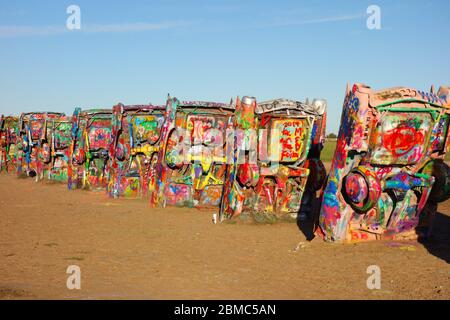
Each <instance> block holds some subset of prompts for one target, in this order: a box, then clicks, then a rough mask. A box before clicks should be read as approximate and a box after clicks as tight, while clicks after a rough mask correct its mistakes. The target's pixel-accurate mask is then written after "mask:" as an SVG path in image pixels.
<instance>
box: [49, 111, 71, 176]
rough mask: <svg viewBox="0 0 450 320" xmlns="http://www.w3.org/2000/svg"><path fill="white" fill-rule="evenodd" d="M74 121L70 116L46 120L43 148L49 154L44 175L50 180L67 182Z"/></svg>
mask: <svg viewBox="0 0 450 320" xmlns="http://www.w3.org/2000/svg"><path fill="white" fill-rule="evenodd" d="M71 133H72V123H71V118H70V117H68V116H59V117H52V118H49V119H48V120H47V121H46V122H45V140H43V142H42V149H43V150H45V154H46V155H48V154H49V157H48V156H47V157H46V158H45V159H44V160H43V162H42V164H43V176H44V177H47V178H48V179H49V180H53V181H59V182H67V172H68V162H69V153H70V146H71V144H72V135H71ZM41 178H42V177H41Z"/></svg>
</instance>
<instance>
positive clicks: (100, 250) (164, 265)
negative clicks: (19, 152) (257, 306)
mask: <svg viewBox="0 0 450 320" xmlns="http://www.w3.org/2000/svg"><path fill="white" fill-rule="evenodd" d="M439 211H440V214H439V215H438V217H437V221H436V239H435V240H434V241H433V242H428V243H418V242H414V241H410V242H377V243H358V244H345V245H342V244H329V243H324V242H323V241H322V240H321V239H318V238H315V239H314V240H312V241H311V242H308V241H306V239H305V236H304V235H303V233H302V232H301V231H300V230H299V228H298V227H297V225H296V224H292V223H279V224H272V225H254V224H217V225H214V224H213V223H212V222H211V217H212V213H213V212H214V211H213V210H209V211H200V210H196V209H180V208H166V209H151V208H149V207H148V204H147V203H146V202H145V201H143V200H124V199H119V200H113V199H109V198H108V197H107V196H106V195H105V194H104V193H103V192H87V191H72V192H69V191H67V190H66V188H65V186H63V185H58V184H50V183H39V184H37V183H35V182H34V181H33V180H31V179H30V180H28V179H18V178H16V177H15V176H14V175H6V174H4V173H3V174H1V175H0V299H38V298H39V299H54V298H57V299H450V264H449V261H450V237H449V236H450V201H449V202H447V203H444V204H443V205H441V206H440V207H439ZM69 265H78V266H79V267H80V268H81V290H69V289H67V287H66V280H67V277H68V275H67V274H66V269H67V267H68V266H69ZM369 265H379V266H380V267H381V279H382V280H381V289H380V290H369V289H367V286H366V279H367V277H368V276H369V275H368V274H367V273H366V270H367V267H368V266H369Z"/></svg>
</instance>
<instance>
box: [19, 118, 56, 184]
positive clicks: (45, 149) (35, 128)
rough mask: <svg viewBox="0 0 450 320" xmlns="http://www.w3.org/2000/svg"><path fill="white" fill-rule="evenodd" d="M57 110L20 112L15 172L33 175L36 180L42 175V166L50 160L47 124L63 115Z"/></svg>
mask: <svg viewBox="0 0 450 320" xmlns="http://www.w3.org/2000/svg"><path fill="white" fill-rule="evenodd" d="M64 116H65V115H64V113H59V112H29V113H22V114H21V116H20V118H19V133H20V138H19V142H18V151H17V155H18V159H17V160H18V161H17V162H18V163H17V174H18V175H19V176H21V175H23V174H26V175H27V176H29V177H35V178H36V181H38V180H40V179H42V178H43V176H44V167H45V165H46V164H48V163H50V161H51V157H52V156H51V148H50V144H49V140H48V139H49V137H48V135H47V132H48V129H49V128H48V124H49V123H52V121H53V120H55V119H59V118H61V117H64Z"/></svg>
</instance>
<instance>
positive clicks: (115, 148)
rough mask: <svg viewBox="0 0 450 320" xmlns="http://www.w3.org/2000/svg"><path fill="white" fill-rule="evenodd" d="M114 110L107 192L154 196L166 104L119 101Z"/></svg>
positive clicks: (120, 194) (111, 193)
mask: <svg viewBox="0 0 450 320" xmlns="http://www.w3.org/2000/svg"><path fill="white" fill-rule="evenodd" d="M113 110H114V111H113V112H114V118H113V124H112V143H111V147H110V155H109V157H110V163H111V164H110V172H109V184H108V192H109V194H110V196H112V197H119V196H124V197H127V198H137V197H146V196H148V197H150V198H151V199H153V197H155V196H156V195H154V191H155V188H156V187H155V184H156V165H157V162H158V155H159V147H160V145H161V144H160V142H161V128H162V126H163V123H164V110H165V107H164V106H153V105H132V106H124V105H122V104H118V105H116V106H114V108H113ZM153 201H154V200H153Z"/></svg>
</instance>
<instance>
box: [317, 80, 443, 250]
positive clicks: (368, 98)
mask: <svg viewBox="0 0 450 320" xmlns="http://www.w3.org/2000/svg"><path fill="white" fill-rule="evenodd" d="M448 102H449V96H448V90H447V95H446V96H444V94H443V92H442V94H441V96H438V95H437V94H436V93H435V92H434V89H432V90H431V92H423V91H420V90H416V89H413V88H406V87H397V88H390V89H384V90H379V91H374V90H372V89H371V88H370V87H368V86H366V85H364V84H355V85H353V86H352V88H350V87H349V86H347V90H346V94H345V101H344V104H343V111H342V116H341V124H340V130H339V135H338V139H337V141H338V142H337V148H336V151H335V154H334V157H333V161H332V164H331V169H330V172H329V176H328V180H327V184H326V187H325V189H324V193H323V201H322V207H321V213H320V218H319V229H318V230H317V234H319V235H321V236H322V237H323V238H324V239H325V240H327V241H338V242H345V241H365V240H379V239H412V238H414V239H415V238H418V237H421V236H422V237H426V236H428V235H429V234H430V230H431V226H432V221H433V218H434V216H435V214H436V208H437V203H439V202H441V201H444V200H446V199H447V198H448V197H449V196H450V192H449V190H448V189H449V185H448V183H449V176H450V173H449V170H448V169H449V168H448V166H447V165H446V163H445V161H444V157H445V153H446V151H447V148H448V138H449V130H448V126H449V122H450V108H449V105H448Z"/></svg>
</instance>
